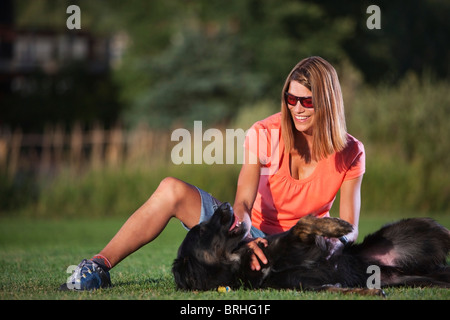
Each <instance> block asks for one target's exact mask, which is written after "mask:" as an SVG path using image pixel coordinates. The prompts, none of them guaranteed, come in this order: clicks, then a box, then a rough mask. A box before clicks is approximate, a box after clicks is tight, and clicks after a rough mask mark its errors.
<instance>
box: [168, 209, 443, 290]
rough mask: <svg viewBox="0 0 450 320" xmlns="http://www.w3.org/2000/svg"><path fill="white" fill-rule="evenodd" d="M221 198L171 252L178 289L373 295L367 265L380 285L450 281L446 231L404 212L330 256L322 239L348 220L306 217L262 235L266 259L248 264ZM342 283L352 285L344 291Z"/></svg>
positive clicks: (240, 231) (239, 231) (343, 230)
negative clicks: (282, 229)
mask: <svg viewBox="0 0 450 320" xmlns="http://www.w3.org/2000/svg"><path fill="white" fill-rule="evenodd" d="M233 222H234V215H233V210H232V208H231V206H230V205H229V204H228V203H224V204H222V205H221V206H220V207H219V208H218V209H217V210H216V212H215V213H214V215H213V216H212V217H211V219H210V220H208V221H206V222H203V223H201V224H199V225H197V226H195V227H194V228H192V229H191V230H190V231H189V232H188V234H187V235H186V238H185V239H184V241H183V243H182V244H181V246H180V248H179V250H178V256H177V258H176V259H175V261H174V263H173V268H172V272H173V274H174V277H175V282H176V285H177V287H178V288H180V289H187V290H210V289H216V288H218V287H219V286H230V287H232V288H237V287H246V288H268V287H270V288H296V289H303V290H331V291H343V292H349V291H351V292H359V293H362V294H380V295H383V294H384V293H383V291H382V290H381V289H380V288H375V290H372V289H373V286H372V285H371V286H370V287H371V290H368V288H367V286H368V277H369V276H370V273H368V267H369V266H375V267H376V268H377V270H378V271H379V284H380V287H384V286H401V285H405V286H439V287H447V288H449V287H450V266H449V265H447V262H446V259H447V254H448V253H449V250H450V232H449V230H447V229H446V228H444V227H443V226H441V225H440V224H438V223H437V222H435V221H434V220H432V219H429V218H411V219H405V220H401V221H398V222H396V223H393V224H389V225H387V226H384V227H383V228H381V229H380V230H378V231H377V232H375V233H373V234H371V235H368V236H367V237H366V238H365V239H364V241H363V242H362V243H360V244H347V245H346V246H345V247H344V249H343V251H342V252H341V253H339V254H334V255H332V256H331V257H330V254H329V248H328V247H327V243H328V242H327V241H326V240H325V238H324V237H328V238H331V237H341V236H342V235H345V234H347V233H349V232H350V231H351V230H352V226H351V225H350V224H349V223H347V222H345V221H343V220H341V219H337V218H320V219H318V218H315V217H312V216H307V217H304V218H302V219H300V220H299V221H298V223H297V224H296V225H295V226H294V227H293V228H292V229H290V230H289V231H286V232H284V233H280V234H276V235H271V236H268V237H267V238H266V239H267V241H268V246H267V247H264V246H262V245H261V248H262V249H263V251H264V253H265V255H266V257H267V259H268V264H266V265H263V264H261V266H262V268H261V270H259V271H252V270H251V269H250V261H251V256H252V253H253V252H252V251H251V249H249V248H248V246H246V245H245V241H244V240H243V236H244V232H245V231H244V227H243V226H242V225H241V226H237V227H235V228H233V227H232V225H233ZM348 288H352V289H351V290H350V289H348Z"/></svg>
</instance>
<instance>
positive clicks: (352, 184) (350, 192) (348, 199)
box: [339, 176, 363, 242]
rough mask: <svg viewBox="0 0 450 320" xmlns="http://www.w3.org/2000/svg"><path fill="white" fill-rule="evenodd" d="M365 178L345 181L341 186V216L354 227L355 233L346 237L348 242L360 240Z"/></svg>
mask: <svg viewBox="0 0 450 320" xmlns="http://www.w3.org/2000/svg"><path fill="white" fill-rule="evenodd" d="M362 179H363V176H360V177H358V178H355V179H352V180H347V181H344V182H343V183H342V185H341V197H340V206H339V216H340V218H341V219H342V220H345V221H347V222H348V223H351V224H352V225H353V231H352V232H351V233H349V234H347V235H346V237H347V239H348V241H350V242H355V241H356V239H357V238H358V223H359V214H360V210H361V183H362Z"/></svg>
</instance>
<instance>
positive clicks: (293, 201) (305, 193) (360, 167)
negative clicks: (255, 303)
mask: <svg viewBox="0 0 450 320" xmlns="http://www.w3.org/2000/svg"><path fill="white" fill-rule="evenodd" d="M347 136H348V142H347V146H346V147H345V149H344V150H343V151H341V152H338V153H336V152H335V153H333V154H332V155H330V156H328V157H327V158H325V159H322V160H320V161H319V162H318V163H317V167H316V168H315V169H314V171H313V172H312V174H311V175H310V176H308V177H306V178H305V179H300V180H296V179H294V178H292V176H291V173H290V168H289V154H288V155H286V154H285V153H284V142H283V138H282V136H281V113H277V114H274V115H272V116H270V117H268V118H266V119H264V120H262V121H258V122H256V123H255V124H254V125H253V126H252V127H251V128H250V129H249V131H248V132H247V136H246V140H245V143H244V147H245V149H246V150H248V151H249V153H248V154H249V155H250V156H253V157H254V158H253V159H254V160H253V161H256V160H255V159H256V158H257V160H259V161H260V162H261V163H262V165H263V166H262V169H261V176H260V181H259V187H258V192H257V195H256V199H255V202H254V204H253V208H252V225H253V226H255V227H256V228H258V229H259V230H261V231H263V232H265V233H266V234H274V233H279V232H283V231H286V230H288V229H289V228H291V227H292V226H294V225H295V224H296V223H297V221H298V220H299V219H300V218H301V217H303V216H306V215H309V214H312V215H315V216H317V217H324V216H329V211H330V209H331V206H332V205H333V202H334V199H335V198H336V194H337V192H338V191H339V189H340V187H341V185H342V182H343V181H344V180H350V179H355V178H357V177H359V176H361V175H363V174H364V171H365V152H364V146H363V144H362V143H361V142H360V141H358V140H356V139H355V138H354V137H352V136H351V135H349V134H348V135H347ZM250 161H251V160H250Z"/></svg>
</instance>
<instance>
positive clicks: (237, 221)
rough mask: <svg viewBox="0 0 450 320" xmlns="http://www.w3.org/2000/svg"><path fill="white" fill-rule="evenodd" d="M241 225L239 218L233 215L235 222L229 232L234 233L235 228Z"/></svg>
mask: <svg viewBox="0 0 450 320" xmlns="http://www.w3.org/2000/svg"><path fill="white" fill-rule="evenodd" d="M239 226H240V223H239V219H238V217H236V215H235V214H234V213H233V222H232V223H231V226H230V229H228V231H229V232H233V230H234V229H235V228H239Z"/></svg>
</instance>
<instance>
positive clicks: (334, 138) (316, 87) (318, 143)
mask: <svg viewBox="0 0 450 320" xmlns="http://www.w3.org/2000/svg"><path fill="white" fill-rule="evenodd" d="M291 81H297V82H299V83H300V84H302V85H303V86H305V87H306V88H308V89H309V90H310V91H311V92H312V99H313V105H314V112H315V115H314V118H315V123H314V130H313V150H312V154H311V157H312V159H314V160H316V161H318V160H320V159H323V158H326V157H328V156H329V155H330V154H332V153H334V152H339V151H342V150H343V149H344V148H345V146H346V144H347V128H346V124H345V112H344V101H343V99H342V91H341V85H340V84H339V79H338V76H337V73H336V70H335V69H334V68H333V66H332V65H331V64H330V63H328V62H327V61H326V60H324V59H323V58H321V57H317V56H315V57H309V58H306V59H303V60H302V61H300V62H299V63H298V64H297V65H296V66H295V67H294V68H293V69H292V70H291V72H290V73H289V75H288V77H287V78H286V82H285V83H284V86H283V91H282V93H281V132H282V136H283V140H284V143H285V152H286V153H289V152H290V151H291V150H293V149H294V148H295V144H294V130H296V129H295V126H294V122H293V120H292V116H291V113H290V111H289V108H288V106H287V105H286V100H285V92H287V91H288V90H289V84H290V83H291Z"/></svg>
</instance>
